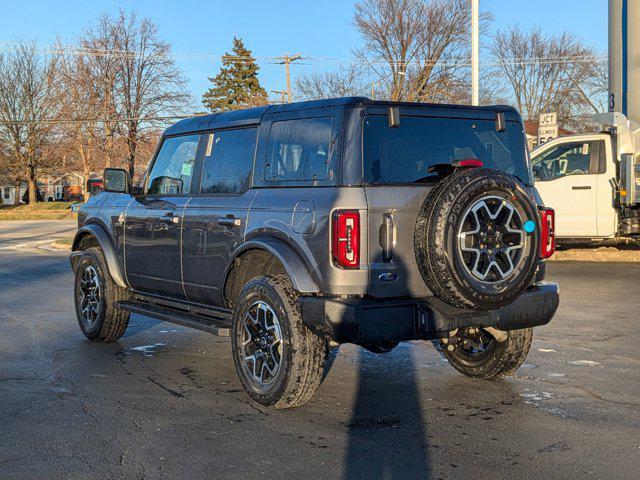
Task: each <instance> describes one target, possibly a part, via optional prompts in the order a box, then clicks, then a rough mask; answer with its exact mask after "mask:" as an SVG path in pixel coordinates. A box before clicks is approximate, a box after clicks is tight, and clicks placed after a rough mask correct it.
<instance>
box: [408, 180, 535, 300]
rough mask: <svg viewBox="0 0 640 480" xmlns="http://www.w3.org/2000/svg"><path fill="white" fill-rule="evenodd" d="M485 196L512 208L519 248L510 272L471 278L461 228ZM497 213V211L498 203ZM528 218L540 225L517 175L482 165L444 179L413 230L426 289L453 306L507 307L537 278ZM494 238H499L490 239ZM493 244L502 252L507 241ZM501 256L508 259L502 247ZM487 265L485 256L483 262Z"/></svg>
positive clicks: (469, 261)
mask: <svg viewBox="0 0 640 480" xmlns="http://www.w3.org/2000/svg"><path fill="white" fill-rule="evenodd" d="M485 199H489V200H487V203H488V202H496V205H498V204H500V203H504V204H505V205H508V206H509V208H513V209H514V210H515V212H517V215H514V217H512V218H513V220H511V221H512V222H515V221H519V222H520V223H521V225H520V229H521V231H522V232H523V233H522V236H518V242H520V243H521V244H522V248H521V249H518V250H517V251H514V253H515V255H514V258H515V259H516V260H515V261H512V263H513V270H512V271H511V272H510V273H509V275H508V276H507V275H505V277H504V278H501V279H497V280H495V279H493V278H489V277H487V279H481V278H478V277H477V276H475V275H474V272H472V271H471V270H470V268H469V267H468V266H467V264H469V263H473V260H470V258H471V257H470V256H469V255H471V254H468V253H466V252H462V251H461V250H460V248H459V246H458V238H459V232H460V231H461V230H462V228H463V225H464V222H465V221H467V219H468V215H469V212H470V210H471V209H472V207H474V206H475V205H477V204H478V202H481V201H483V200H485ZM496 212H498V213H500V211H499V210H498V209H497V207H496ZM505 212H508V210H505ZM496 214H497V213H496ZM500 215H507V213H500ZM477 218H478V217H477V216H476V219H477ZM529 220H531V221H533V222H535V223H534V224H535V225H536V226H537V225H539V223H540V222H539V217H538V210H537V208H536V206H535V205H534V204H533V202H532V200H531V199H530V198H529V195H528V193H527V192H526V190H525V189H524V187H523V186H522V184H521V183H520V182H519V181H518V180H517V179H516V178H515V177H513V176H511V175H508V174H506V173H504V172H501V171H499V170H490V169H485V168H474V169H463V170H458V171H456V172H454V173H452V174H451V175H449V176H447V177H445V178H444V179H443V180H441V181H440V182H439V183H438V185H436V187H435V188H434V189H433V191H432V192H431V193H430V194H429V195H428V196H427V198H426V199H425V201H424V204H423V206H422V209H421V210H420V212H419V214H418V220H417V222H416V228H415V237H414V246H415V255H416V260H417V263H418V266H419V268H420V273H421V274H422V278H423V280H424V282H425V283H426V285H427V287H429V289H430V290H431V291H432V292H433V294H434V295H436V296H437V297H438V298H440V299H441V300H443V301H445V302H447V303H448V304H450V305H453V306H455V307H460V308H473V309H477V310H494V309H497V308H500V307H503V306H505V305H508V304H509V303H511V302H512V301H514V300H515V299H516V298H517V297H518V296H519V295H520V294H521V293H522V292H523V291H524V290H525V289H526V288H527V287H528V286H529V285H531V283H532V282H533V280H534V277H535V272H536V268H537V264H538V250H539V232H538V229H537V227H536V228H535V230H534V231H533V232H531V233H526V234H525V233H524V226H523V225H524V223H526V222H527V221H529ZM489 223H490V222H489ZM512 225H513V224H512ZM491 227H493V226H491ZM483 228H484V227H483ZM496 231H497V230H496ZM482 233H483V234H484V233H485V232H484V231H483V232H482ZM503 233H504V232H503ZM493 241H494V242H496V241H497V242H499V241H501V240H499V239H498V240H496V239H495V238H494V239H493ZM494 245H495V243H494ZM497 245H498V246H499V247H502V249H503V250H504V249H505V248H506V247H507V245H505V244H502V245H500V243H497ZM485 247H486V245H485ZM485 251H487V250H486V249H485ZM488 251H489V252H491V251H492V250H488ZM496 252H497V251H496ZM500 255H501V256H500V258H499V259H500V261H501V262H502V259H504V258H506V257H504V254H503V253H502V251H501V252H500ZM483 258H488V257H483ZM495 258H498V253H495ZM490 263H491V262H489V261H488V260H487V264H490ZM509 268H511V266H509ZM472 270H474V271H475V270H476V269H475V268H473V269H472ZM505 270H508V269H507V268H505ZM496 272H497V270H496V268H493V267H489V270H487V273H489V274H491V275H497V273H496Z"/></svg>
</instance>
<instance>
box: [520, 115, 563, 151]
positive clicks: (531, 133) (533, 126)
mask: <svg viewBox="0 0 640 480" xmlns="http://www.w3.org/2000/svg"><path fill="white" fill-rule="evenodd" d="M524 130H525V132H526V134H527V146H528V147H529V150H533V149H534V148H536V147H537V146H538V121H537V120H529V121H526V122H524ZM572 133H573V132H571V131H570V130H567V129H566V128H562V127H558V136H559V137H562V136H563V135H571V134H572Z"/></svg>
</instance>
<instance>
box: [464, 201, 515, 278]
mask: <svg viewBox="0 0 640 480" xmlns="http://www.w3.org/2000/svg"><path fill="white" fill-rule="evenodd" d="M462 218H463V221H462V224H461V225H460V230H459V232H458V248H459V251H460V254H461V257H462V259H463V263H464V266H465V268H466V269H467V271H468V273H470V274H471V275H472V276H473V277H475V278H476V279H477V280H480V281H483V282H488V283H495V282H499V281H502V280H505V279H506V278H508V277H509V276H510V275H511V274H512V273H513V272H514V270H515V269H516V265H517V264H518V262H519V261H520V259H521V258H522V254H523V250H524V245H525V232H524V230H523V221H522V218H521V217H520V214H519V213H518V211H517V210H516V208H515V207H514V206H513V205H512V204H511V203H510V202H509V201H507V200H506V199H504V198H502V197H497V196H488V197H484V198H481V199H480V200H478V201H477V202H476V203H474V204H473V205H472V206H471V207H470V208H469V209H468V210H467V211H466V212H465V214H464V216H463V217H462Z"/></svg>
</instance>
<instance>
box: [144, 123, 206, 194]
mask: <svg viewBox="0 0 640 480" xmlns="http://www.w3.org/2000/svg"><path fill="white" fill-rule="evenodd" d="M199 140H200V135H185V136H181V137H171V138H167V139H165V140H164V142H162V147H161V148H160V152H158V156H157V157H156V161H155V163H154V164H153V168H152V169H151V173H150V174H149V183H148V185H149V187H148V189H147V194H149V195H187V194H188V193H189V190H190V188H191V179H192V178H193V166H194V164H195V162H196V153H197V152H198V141H199Z"/></svg>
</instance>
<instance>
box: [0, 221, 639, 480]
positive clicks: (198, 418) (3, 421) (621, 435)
mask: <svg viewBox="0 0 640 480" xmlns="http://www.w3.org/2000/svg"><path fill="white" fill-rule="evenodd" d="M18 223H21V224H22V223H23V222H0V332H2V335H0V479H63V478H73V479H85V478H86V479H97V478H110V479H117V478H127V479H131V478H140V479H142V478H145V479H156V478H157V479H161V478H166V479H174V478H176V479H184V478H190V479H196V478H209V479H214V478H225V479H226V478H248V479H252V478H255V479H270V478H295V479H304V478H309V479H318V478H331V479H335V478H348V479H351V478H354V479H355V478H367V479H378V478H380V479H381V478H392V479H399V478H402V479H411V478H434V479H435V478H442V479H452V478H475V479H485V478H486V479H492V480H495V479H502V478H505V479H507V478H545V479H548V478H564V479H573V478H580V479H589V478H593V479H607V478H611V479H637V478H640V374H639V372H640V353H639V350H638V344H639V343H640V342H639V340H640V321H639V320H638V307H637V301H638V298H640V282H638V279H639V278H640V264H631V263H629V264H604V263H588V262H580V263H573V262H558V263H554V264H550V265H549V274H548V278H549V279H551V280H554V281H558V282H559V283H560V287H561V298H562V300H561V307H560V310H559V312H558V314H557V315H556V317H555V318H554V320H553V321H552V323H551V324H549V325H547V326H544V327H541V328H538V329H536V330H535V334H534V342H533V345H532V348H531V352H530V354H529V357H528V359H527V363H526V364H525V365H524V366H523V367H522V368H521V369H520V370H519V371H518V372H517V373H516V375H515V376H514V377H511V378H508V379H504V380H499V381H493V382H486V381H477V380H471V379H468V378H465V377H464V376H462V375H460V374H458V373H457V372H456V371H455V370H454V369H453V368H452V367H451V366H449V365H448V364H447V362H446V361H445V360H444V359H443V358H442V357H441V356H440V355H439V353H438V352H437V351H436V350H435V349H434V348H433V346H432V345H431V344H430V343H426V342H411V343H405V344H401V345H400V346H399V347H398V348H396V349H395V350H394V351H393V352H391V353H389V354H387V355H380V356H378V355H375V354H371V353H369V352H366V351H365V350H363V349H361V348H359V347H356V346H353V345H343V346H341V347H340V348H339V349H338V350H337V351H335V352H334V355H333V356H332V365H331V368H330V369H329V371H328V374H327V377H326V379H325V381H324V383H323V385H322V386H321V387H320V389H319V390H318V392H317V394H316V395H315V397H314V398H313V399H312V400H311V402H310V403H309V404H307V405H305V406H303V407H300V408H297V409H293V410H288V411H275V410H271V409H268V408H264V407H261V406H259V405H256V404H255V403H252V402H251V401H250V400H249V398H248V397H247V396H246V395H245V394H244V393H243V392H242V390H241V387H240V384H239V382H238V380H237V378H236V373H235V370H234V366H233V361H232V358H231V352H230V343H229V342H228V340H226V339H223V338H218V337H214V336H211V335H209V334H207V333H202V332H198V331H193V330H189V329H186V328H182V327H178V326H175V325H172V324H168V323H164V322H159V321H156V320H153V319H150V318H146V317H142V316H136V315H134V316H132V320H131V323H130V326H129V329H128V330H127V332H126V334H125V336H124V337H123V338H122V339H120V340H119V341H118V342H115V343H112V344H94V343H91V342H89V341H87V340H86V339H85V338H84V336H83V335H82V334H81V332H80V329H79V327H78V325H77V322H76V319H75V314H74V311H73V301H72V290H73V288H72V282H73V277H72V274H71V270H70V267H69V262H68V258H67V254H66V253H65V252H56V251H53V252H52V251H45V250H41V249H38V248H34V247H28V246H26V247H20V246H18V247H16V245H22V244H24V243H25V242H24V241H23V240H24V238H23V237H20V235H22V232H24V235H27V236H29V237H37V236H38V235H41V234H38V233H37V232H39V231H43V232H45V234H48V233H46V232H53V233H52V235H58V234H59V233H60V232H61V230H64V229H65V228H67V227H65V226H64V224H63V223H62V222H55V223H56V225H48V224H46V225H40V226H37V225H35V222H34V225H31V226H28V227H24V228H22V229H21V228H20V225H18V226H16V225H15V224H18ZM51 223H53V222H51ZM31 240H33V239H32V238H30V239H29V241H31ZM36 241H38V240H36ZM27 243H28V242H27ZM7 246H11V248H10V249H8V250H7V249H4V250H3V247H7Z"/></svg>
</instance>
